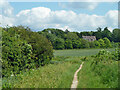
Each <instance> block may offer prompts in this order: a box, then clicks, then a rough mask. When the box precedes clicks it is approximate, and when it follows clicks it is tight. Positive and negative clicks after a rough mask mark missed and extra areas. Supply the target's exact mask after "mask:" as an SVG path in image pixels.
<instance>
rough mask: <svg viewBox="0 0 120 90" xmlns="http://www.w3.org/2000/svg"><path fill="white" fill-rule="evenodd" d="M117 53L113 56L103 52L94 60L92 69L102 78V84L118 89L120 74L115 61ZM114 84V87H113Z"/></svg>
mask: <svg viewBox="0 0 120 90" xmlns="http://www.w3.org/2000/svg"><path fill="white" fill-rule="evenodd" d="M115 55H117V54H116V53H115V54H114V55H113V54H112V53H111V52H109V51H106V50H101V51H100V52H99V53H98V54H97V55H96V56H95V58H94V61H93V62H92V69H93V71H94V72H95V73H96V75H99V76H100V77H101V82H102V83H103V84H106V86H109V87H111V88H113V87H117V84H113V82H114V83H117V80H118V77H117V76H118V72H117V70H118V69H117V66H116V63H115V61H114V59H115V58H113V57H115ZM112 84H113V85H112Z"/></svg>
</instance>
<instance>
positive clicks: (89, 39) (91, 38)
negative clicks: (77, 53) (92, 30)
mask: <svg viewBox="0 0 120 90" xmlns="http://www.w3.org/2000/svg"><path fill="white" fill-rule="evenodd" d="M82 38H83V39H85V40H88V41H95V40H96V37H95V36H82Z"/></svg>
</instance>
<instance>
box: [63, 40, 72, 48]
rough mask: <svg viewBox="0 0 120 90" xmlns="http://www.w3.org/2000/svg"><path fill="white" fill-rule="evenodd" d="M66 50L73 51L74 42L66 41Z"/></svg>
mask: <svg viewBox="0 0 120 90" xmlns="http://www.w3.org/2000/svg"><path fill="white" fill-rule="evenodd" d="M65 48H66V49H72V48H73V46H72V41H70V40H66V41H65Z"/></svg>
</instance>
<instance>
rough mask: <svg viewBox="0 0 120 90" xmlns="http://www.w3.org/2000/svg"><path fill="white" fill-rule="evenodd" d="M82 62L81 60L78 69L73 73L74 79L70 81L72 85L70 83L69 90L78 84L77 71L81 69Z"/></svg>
mask: <svg viewBox="0 0 120 90" xmlns="http://www.w3.org/2000/svg"><path fill="white" fill-rule="evenodd" d="M83 64H84V62H82V64H81V65H80V67H79V69H78V70H77V71H76V72H75V74H74V79H73V82H72V85H71V90H73V89H74V90H75V89H76V88H77V85H78V80H77V73H78V72H79V71H80V70H81V69H82V65H83Z"/></svg>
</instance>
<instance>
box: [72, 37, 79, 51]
mask: <svg viewBox="0 0 120 90" xmlns="http://www.w3.org/2000/svg"><path fill="white" fill-rule="evenodd" d="M72 45H73V48H74V49H78V48H81V40H80V39H78V40H73V41H72Z"/></svg>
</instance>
